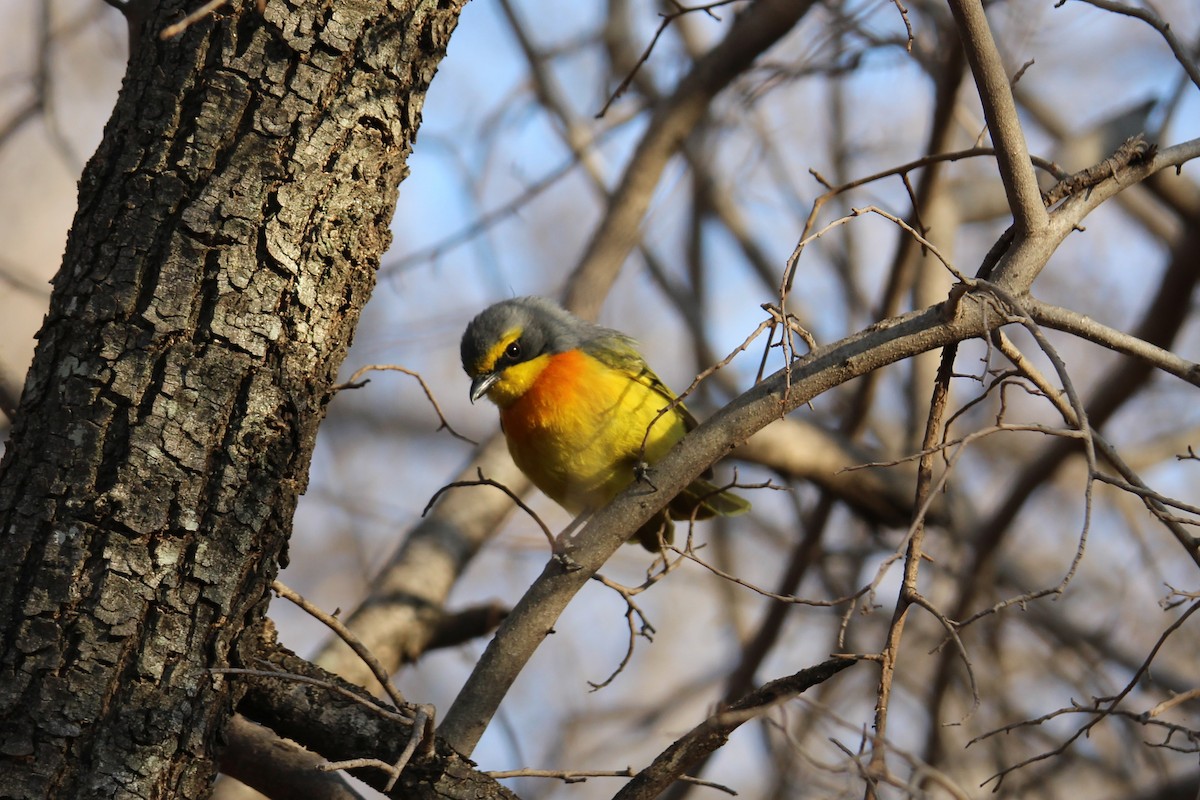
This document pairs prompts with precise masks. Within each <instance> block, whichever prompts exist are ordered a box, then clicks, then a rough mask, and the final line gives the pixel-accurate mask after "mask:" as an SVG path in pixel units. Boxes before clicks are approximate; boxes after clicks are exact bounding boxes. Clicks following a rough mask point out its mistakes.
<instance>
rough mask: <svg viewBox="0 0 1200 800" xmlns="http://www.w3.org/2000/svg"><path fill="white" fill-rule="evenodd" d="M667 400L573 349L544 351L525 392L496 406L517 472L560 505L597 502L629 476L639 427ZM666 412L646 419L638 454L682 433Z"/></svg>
mask: <svg viewBox="0 0 1200 800" xmlns="http://www.w3.org/2000/svg"><path fill="white" fill-rule="evenodd" d="M668 402H669V400H668V399H667V398H665V397H663V395H662V394H661V393H659V392H657V391H655V390H654V389H652V388H651V387H650V386H648V385H646V384H644V383H641V382H640V381H637V380H634V379H632V378H631V377H629V376H628V375H625V374H624V373H621V372H618V371H616V370H613V369H610V368H608V367H606V366H604V365H603V364H601V363H600V362H598V361H596V360H595V359H594V358H592V357H591V356H588V355H586V354H584V353H582V352H579V351H570V352H568V353H561V354H558V355H555V356H553V357H551V358H549V360H548V362H547V363H546V365H545V366H544V368H542V369H541V371H540V372H539V373H538V375H537V377H536V379H535V380H534V381H533V382H532V383H531V385H530V386H529V387H528V388H527V389H526V390H525V392H524V393H523V394H522V395H521V396H520V397H519V398H517V399H516V400H514V401H513V402H512V403H511V404H510V405H508V406H507V407H504V408H502V409H501V411H500V419H501V422H502V423H503V425H504V433H505V437H506V438H507V440H508V449H509V452H510V453H512V457H513V460H514V461H515V462H516V464H517V466H518V467H520V468H521V471H522V472H524V473H525V474H526V475H528V476H529V478H530V480H532V481H533V482H534V484H535V485H536V486H537V487H538V488H539V489H541V490H542V491H543V492H545V493H546V494H547V495H548V496H550V497H551V498H552V499H554V500H555V501H556V502H558V503H559V504H560V505H561V506H563V507H564V508H566V509H567V510H568V511H570V512H572V513H574V514H578V513H581V512H583V511H593V510H595V509H597V508H600V507H601V506H603V505H605V504H606V503H607V502H608V501H609V500H611V499H612V498H613V497H614V496H615V495H616V494H617V493H618V492H620V491H621V490H622V489H624V488H625V487H626V486H628V485H629V484H630V483H631V482H632V481H633V480H634V477H635V470H636V467H637V464H638V457H639V453H640V452H641V448H642V441H643V438H644V437H645V435H646V429H647V428H648V427H649V426H650V423H651V421H652V420H653V419H654V417H655V416H656V415H657V414H658V412H659V411H660V410H661V409H662V408H664V407H665V406H666V405H667V404H668ZM685 433H686V427H685V425H684V421H683V419H682V417H680V416H679V415H678V414H677V413H675V412H674V411H671V412H668V413H667V414H664V415H663V416H662V418H660V419H659V420H658V422H656V423H655V424H654V429H653V431H652V432H651V434H650V436H649V437H648V438H647V439H646V451H645V461H646V463H651V464H652V463H654V462H655V461H657V460H659V459H660V458H662V457H663V456H664V455H666V453H667V451H668V450H670V449H671V447H672V446H673V445H674V444H675V443H676V442H677V441H679V440H680V439H681V438H683V435H684V434H685Z"/></svg>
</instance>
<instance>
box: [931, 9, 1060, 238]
mask: <svg viewBox="0 0 1200 800" xmlns="http://www.w3.org/2000/svg"><path fill="white" fill-rule="evenodd" d="M950 10H951V11H952V12H953V13H954V20H955V22H957V23H958V27H959V33H960V35H961V37H962V43H963V47H964V48H965V49H966V51H967V61H968V62H969V63H970V64H971V72H972V73H973V74H974V76H975V85H976V87H978V90H979V99H980V101H981V102H982V103H983V115H984V117H985V118H986V119H987V123H988V130H989V131H991V134H992V141H993V142H995V144H996V161H997V162H998V163H999V166H1000V179H1001V180H1002V181H1003V182H1004V192H1005V194H1007V195H1008V204H1009V207H1010V208H1011V209H1012V212H1013V219H1014V221H1015V223H1016V230H1017V236H1018V238H1020V237H1022V236H1025V235H1028V234H1031V233H1036V232H1040V231H1043V230H1045V228H1046V227H1047V225H1048V224H1049V216H1048V215H1047V213H1046V207H1045V206H1044V205H1043V204H1042V193H1041V190H1040V189H1038V184H1037V178H1036V176H1035V175H1034V172H1033V164H1032V163H1031V162H1030V160H1029V147H1028V145H1027V144H1026V143H1025V133H1024V132H1023V131H1022V130H1021V122H1020V119H1019V117H1018V116H1017V104H1016V101H1015V100H1013V95H1012V87H1011V85H1010V84H1009V78H1008V73H1007V72H1006V71H1005V69H1004V62H1003V60H1001V58H1000V51H999V49H997V47H996V40H995V39H994V38H993V37H992V30H991V27H990V26H989V25H988V21H987V16H986V15H985V14H984V12H983V3H982V2H980V0H950Z"/></svg>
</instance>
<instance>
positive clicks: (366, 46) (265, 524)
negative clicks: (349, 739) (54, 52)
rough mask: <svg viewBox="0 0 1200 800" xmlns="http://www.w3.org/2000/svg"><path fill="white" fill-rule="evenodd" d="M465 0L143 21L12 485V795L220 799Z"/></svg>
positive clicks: (5, 689) (175, 4) (8, 506)
mask: <svg viewBox="0 0 1200 800" xmlns="http://www.w3.org/2000/svg"><path fill="white" fill-rule="evenodd" d="M461 5H462V2H460V1H459V0H445V2H440V3H439V2H424V1H423V0H397V2H395V3H392V4H388V3H384V2H359V3H353V4H350V3H337V4H333V3H318V4H312V3H305V4H301V3H291V2H286V1H281V0H271V2H270V3H268V4H266V5H265V6H264V10H263V13H262V14H261V15H260V14H259V12H258V10H257V9H256V7H255V5H254V4H253V3H250V4H243V3H239V2H234V3H231V4H230V5H227V6H224V7H222V8H221V9H220V10H219V12H218V15H217V16H216V17H215V18H209V19H206V20H203V21H201V22H199V23H197V24H195V25H193V26H192V27H190V28H189V29H188V30H187V31H186V32H185V33H184V34H183V35H182V36H180V37H178V38H176V39H173V40H169V41H161V40H160V39H159V37H158V33H159V31H161V30H162V28H163V27H165V26H166V25H167V24H169V23H171V22H174V21H176V20H178V19H179V18H180V17H181V16H182V15H183V12H184V11H186V10H190V8H185V4H184V3H182V2H179V0H173V1H171V2H164V3H161V4H156V5H153V6H152V7H150V5H149V4H144V5H142V6H141V7H140V9H139V10H142V11H145V12H146V13H147V16H146V17H144V18H141V19H139V20H138V21H137V23H136V24H135V25H134V26H133V31H132V37H133V41H134V43H135V44H136V45H137V46H135V47H133V48H131V49H132V52H133V55H132V57H131V59H130V65H129V69H128V72H127V75H126V79H125V83H124V86H123V88H122V91H121V95H120V98H119V100H118V103H117V106H116V108H115V110H114V112H113V116H112V118H111V119H110V121H109V123H108V126H107V127H106V129H105V136H104V141H103V142H102V144H101V146H100V148H99V150H98V151H97V152H96V154H95V156H94V157H93V158H92V159H91V161H90V162H89V164H88V166H87V168H86V170H85V172H84V175H83V178H82V180H81V183H80V195H79V210H78V213H77V216H76V219H75V222H74V225H73V228H72V232H71V235H70V238H69V241H68V244H67V248H66V253H65V255H64V260H63V264H62V268H61V270H60V272H59V274H58V276H57V278H56V279H55V282H54V295H53V298H52V301H51V307H50V311H49V314H48V315H47V318H46V321H45V324H44V326H43V328H42V330H41V333H40V334H39V345H38V348H37V353H36V356H35V359H34V363H33V366H32V368H31V371H30V373H29V376H28V378H27V381H26V384H25V388H24V392H23V395H22V397H21V401H20V406H19V410H18V415H17V419H16V421H15V424H14V426H13V429H12V437H11V441H10V443H9V445H8V448H7V451H6V453H5V459H4V463H3V465H2V467H0V626H2V628H0V630H2V631H3V636H2V638H0V753H3V758H4V764H3V767H2V768H0V795H3V796H5V797H20V798H41V797H54V798H69V797H88V798H98V797H131V796H138V797H180V798H191V797H203V796H206V795H207V794H208V792H209V789H210V784H211V781H212V779H213V776H214V773H215V763H216V762H215V755H216V752H215V751H216V744H217V739H218V734H219V732H220V731H221V729H222V726H223V725H224V724H225V721H226V719H227V718H228V716H229V714H230V712H231V710H232V707H233V704H234V702H235V701H236V697H234V693H235V692H234V690H233V689H231V685H230V683H229V682H228V681H226V680H223V679H220V678H219V677H218V676H214V675H213V674H212V673H210V672H209V670H210V668H212V667H221V666H225V665H227V664H230V663H231V662H233V661H236V659H235V658H233V654H234V653H235V647H236V643H237V641H238V638H239V636H241V634H242V632H243V630H244V629H245V628H246V626H247V625H248V624H250V623H252V622H254V621H256V620H258V619H259V618H260V617H261V616H262V614H263V611H264V609H265V607H266V596H265V593H266V587H267V585H268V583H269V581H270V580H271V578H272V577H273V576H274V574H275V573H276V571H277V569H278V565H279V563H280V562H281V561H282V560H284V558H285V552H286V551H285V548H286V541H287V535H288V532H289V530H290V525H291V519H292V512H293V509H294V507H295V502H296V497H297V495H298V494H299V493H300V492H301V491H302V490H303V487H304V484H305V481H306V473H307V470H308V465H309V458H310V455H311V451H312V445H313V440H314V437H315V435H316V430H317V424H318V423H319V421H320V419H321V417H322V415H323V413H324V405H325V402H326V400H327V399H328V391H329V387H330V385H331V383H332V380H333V378H334V376H335V374H336V372H337V369H338V366H339V365H340V363H341V361H342V358H343V357H344V355H345V351H346V348H347V346H348V345H349V342H350V338H351V335H352V332H353V329H354V325H355V324H356V322H357V319H358V315H359V311H360V309H361V307H362V305H363V303H364V302H365V301H366V299H367V296H368V295H369V293H370V291H371V289H372V286H373V284H374V280H375V269H376V266H377V264H378V260H379V256H380V254H381V253H382V252H383V250H384V249H386V247H387V246H388V244H389V241H390V235H389V232H388V223H389V220H390V219H391V216H392V213H393V211H394V208H395V200H396V187H397V185H398V184H399V182H400V180H401V179H402V177H403V176H404V174H405V160H406V158H407V155H408V153H409V151H410V149H411V146H412V142H413V138H414V136H415V134H416V129H417V126H418V124H419V121H420V109H421V104H422V100H423V96H424V91H425V89H426V87H427V86H428V83H429V81H430V79H431V78H432V76H433V74H434V71H435V70H436V68H437V64H438V62H439V61H440V59H441V57H442V56H443V54H444V52H445V46H446V43H447V40H448V38H449V35H450V32H451V31H452V30H453V27H454V25H455V23H456V21H457V16H458V13H459V11H460V9H461Z"/></svg>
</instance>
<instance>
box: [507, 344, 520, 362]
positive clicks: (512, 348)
mask: <svg viewBox="0 0 1200 800" xmlns="http://www.w3.org/2000/svg"><path fill="white" fill-rule="evenodd" d="M504 355H505V356H507V357H508V358H510V359H512V360H513V361H516V360H517V359H518V358H520V357H521V343H520V342H513V343H512V344H510V345H509V346H508V347H506V348H504Z"/></svg>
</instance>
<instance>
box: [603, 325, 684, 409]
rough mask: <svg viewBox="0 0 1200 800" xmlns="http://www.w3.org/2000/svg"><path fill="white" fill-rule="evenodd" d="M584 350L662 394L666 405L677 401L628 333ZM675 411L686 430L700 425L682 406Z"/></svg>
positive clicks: (607, 338)
mask: <svg viewBox="0 0 1200 800" xmlns="http://www.w3.org/2000/svg"><path fill="white" fill-rule="evenodd" d="M584 350H585V352H587V353H588V355H590V356H592V357H593V358H595V359H596V360H597V361H599V362H600V363H602V364H604V365H605V366H607V367H611V368H612V369H615V370H619V371H620V372H623V373H625V374H626V375H628V376H629V377H630V378H631V379H633V380H635V381H637V382H638V383H641V384H643V385H645V386H648V387H649V388H651V389H653V390H654V391H655V392H657V393H658V394H660V395H662V397H663V399H664V400H665V401H666V402H668V403H670V402H674V401H675V399H676V398H675V393H674V392H672V391H671V390H670V388H668V386H667V385H666V384H665V383H663V382H662V379H661V378H659V377H658V376H657V375H655V374H654V370H652V369H650V366H649V365H648V364H647V363H646V359H644V358H642V354H641V353H639V352H638V349H637V344H636V343H635V342H634V340H633V339H631V338H629V337H628V336H626V335H625V334H623V333H617V332H615V331H614V332H613V333H612V334H611V335H608V336H604V337H602V338H599V339H596V340H595V341H592V342H589V343H588V344H587V345H586V346H585V348H584ZM675 411H676V412H677V413H678V414H679V416H680V417H681V418H682V419H683V424H684V427H685V428H686V429H687V430H689V431H690V430H693V429H694V428H695V427H696V426H697V425H699V424H700V423H699V422H697V420H696V418H695V417H693V416H692V412H690V411H688V410H687V406H685V405H684V404H683V403H676V405H675Z"/></svg>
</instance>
